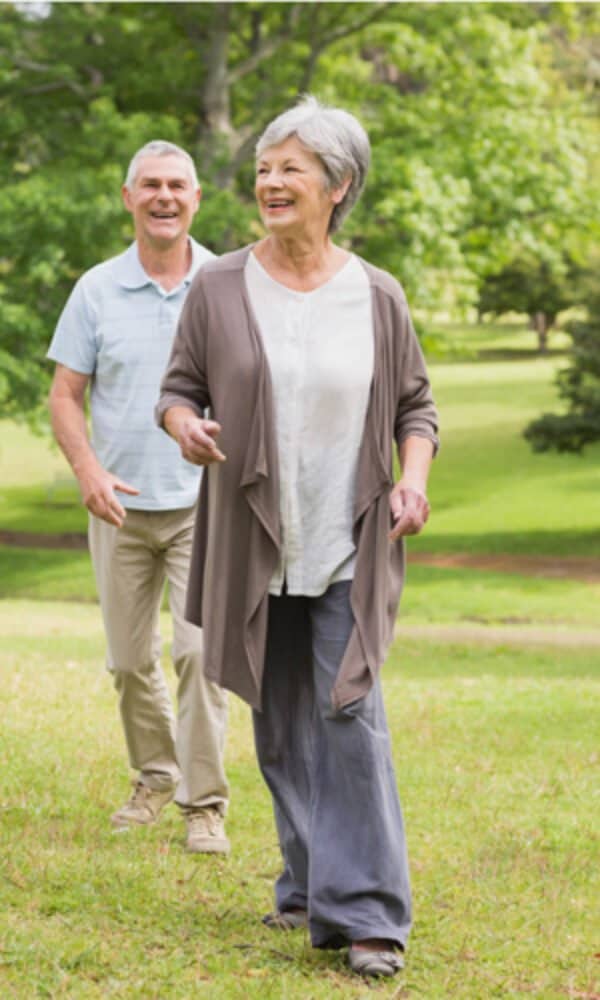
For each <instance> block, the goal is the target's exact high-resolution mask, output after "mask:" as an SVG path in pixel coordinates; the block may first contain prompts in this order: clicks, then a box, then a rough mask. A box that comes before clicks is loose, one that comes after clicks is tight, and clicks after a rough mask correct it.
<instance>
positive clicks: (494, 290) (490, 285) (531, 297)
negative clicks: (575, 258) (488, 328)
mask: <svg viewBox="0 0 600 1000" xmlns="http://www.w3.org/2000/svg"><path fill="white" fill-rule="evenodd" d="M577 299H578V288H577V274H576V269H575V267H574V265H573V262H572V261H570V260H568V259H564V258H562V257H560V256H559V257H558V259H557V260H556V259H555V260H540V259H539V258H537V257H534V256H533V255H525V254H522V255H521V256H520V257H516V258H515V259H514V260H512V261H510V263H508V264H507V265H506V266H505V267H504V268H503V269H502V270H501V271H499V272H498V273H497V274H489V275H487V276H486V277H485V278H484V280H483V283H482V286H481V290H480V293H479V303H478V305H479V312H480V314H482V315H484V314H485V313H493V314H494V315H496V316H499V315H502V314H503V313H507V312H521V313H527V315H528V316H529V321H530V323H531V327H532V329H533V330H535V332H536V334H537V338H538V350H539V351H540V353H542V354H543V353H545V352H546V351H547V349H548V333H549V331H550V329H551V327H552V326H553V325H554V323H555V322H556V318H557V316H558V314H559V312H561V311H562V310H563V309H567V308H568V307H569V306H571V305H573V304H574V303H575V302H577Z"/></svg>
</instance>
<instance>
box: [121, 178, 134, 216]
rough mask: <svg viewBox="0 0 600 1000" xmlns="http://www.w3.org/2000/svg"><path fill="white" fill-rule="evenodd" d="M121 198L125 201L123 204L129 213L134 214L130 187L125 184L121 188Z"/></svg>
mask: <svg viewBox="0 0 600 1000" xmlns="http://www.w3.org/2000/svg"><path fill="white" fill-rule="evenodd" d="M121 197H122V199H123V204H124V205H125V208H126V209H127V211H128V212H132V211H133V206H132V204H131V191H130V190H129V188H128V187H126V185H125V184H123V187H122V188H121Z"/></svg>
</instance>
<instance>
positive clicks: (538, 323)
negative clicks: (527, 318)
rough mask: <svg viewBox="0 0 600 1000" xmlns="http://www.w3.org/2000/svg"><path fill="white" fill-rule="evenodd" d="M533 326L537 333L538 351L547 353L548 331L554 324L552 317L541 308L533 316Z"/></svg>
mask: <svg viewBox="0 0 600 1000" xmlns="http://www.w3.org/2000/svg"><path fill="white" fill-rule="evenodd" d="M531 326H532V327H533V329H534V330H535V332H536V334H537V338H538V351H539V352H540V354H546V353H547V351H548V331H549V330H550V327H551V326H552V321H551V320H550V317H549V316H548V314H547V313H545V312H542V310H541V309H540V310H538V311H537V312H534V313H533V315H532V316H531Z"/></svg>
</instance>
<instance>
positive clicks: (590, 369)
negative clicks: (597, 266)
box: [525, 275, 600, 452]
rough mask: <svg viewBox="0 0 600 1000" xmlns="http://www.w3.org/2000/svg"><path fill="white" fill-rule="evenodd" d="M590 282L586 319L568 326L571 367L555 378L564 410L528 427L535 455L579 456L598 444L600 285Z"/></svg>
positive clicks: (599, 408)
mask: <svg viewBox="0 0 600 1000" xmlns="http://www.w3.org/2000/svg"><path fill="white" fill-rule="evenodd" d="M591 280H593V281H594V283H595V284H594V287H593V288H592V290H591V292H590V294H589V299H588V318H587V319H586V320H579V321H577V322H574V323H572V324H571V325H570V327H569V332H570V334H571V337H572V338H573V349H572V351H571V354H570V363H569V365H568V366H567V367H566V368H563V369H562V370H561V371H559V373H558V375H557V384H558V391H559V395H560V398H561V399H563V400H564V401H565V402H566V403H567V410H566V412H565V413H562V414H555V413H545V414H543V416H541V417H539V418H538V419H537V420H534V421H532V423H530V424H529V426H528V427H527V429H526V430H525V437H526V438H527V440H528V441H529V442H530V444H531V446H532V448H533V450H534V451H549V450H550V449H555V450H556V451H570V452H581V451H583V449H584V448H585V447H586V445H590V444H593V443H594V442H596V441H600V284H598V278H597V275H594V277H593V279H591Z"/></svg>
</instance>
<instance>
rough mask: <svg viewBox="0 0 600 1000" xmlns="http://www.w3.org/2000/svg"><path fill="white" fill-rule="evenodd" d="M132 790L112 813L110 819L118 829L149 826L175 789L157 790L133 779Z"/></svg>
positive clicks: (169, 800)
mask: <svg viewBox="0 0 600 1000" xmlns="http://www.w3.org/2000/svg"><path fill="white" fill-rule="evenodd" d="M132 784H133V792H132V793H131V796H130V797H129V799H128V800H127V802H126V803H125V805H124V806H121V808H120V809H117V811H116V813H113V814H112V816H111V818H110V821H111V823H112V824H113V826H115V827H117V829H118V830H127V829H128V828H129V827H130V826H149V825H150V823H155V822H156V819H157V818H158V815H159V813H160V811H161V810H162V809H164V807H165V806H166V805H167V804H168V803H169V802H171V800H172V798H173V796H174V795H175V789H174V788H170V789H169V790H168V791H166V792H159V791H158V790H157V789H156V788H149V787H148V785H144V784H142V782H141V781H134V782H132Z"/></svg>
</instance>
